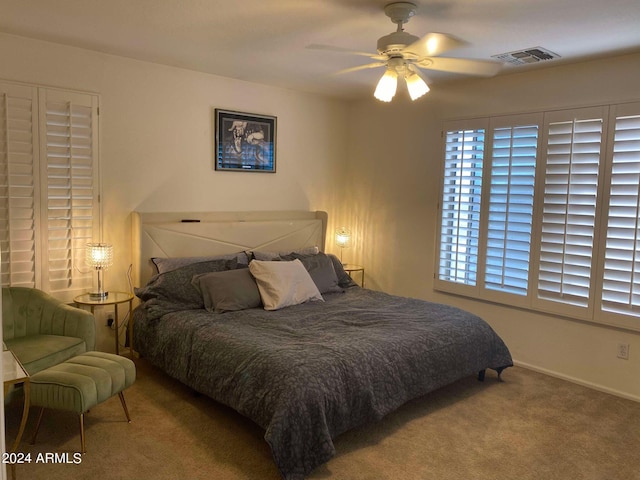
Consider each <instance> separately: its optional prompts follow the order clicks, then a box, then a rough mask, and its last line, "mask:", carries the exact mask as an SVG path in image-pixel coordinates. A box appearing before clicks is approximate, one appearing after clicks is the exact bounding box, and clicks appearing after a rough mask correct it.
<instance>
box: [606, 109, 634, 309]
mask: <svg viewBox="0 0 640 480" xmlns="http://www.w3.org/2000/svg"><path fill="white" fill-rule="evenodd" d="M625 107H628V108H625V109H624V110H622V111H619V113H617V114H616V117H615V127H614V132H613V157H612V166H611V177H610V187H609V207H608V222H607V241H606V247H605V259H604V279H603V284H602V309H603V310H606V311H612V312H619V313H625V314H632V315H636V316H637V315H640V104H635V105H631V106H625Z"/></svg>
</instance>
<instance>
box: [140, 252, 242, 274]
mask: <svg viewBox="0 0 640 480" xmlns="http://www.w3.org/2000/svg"><path fill="white" fill-rule="evenodd" d="M234 258H235V259H236V260H237V261H238V265H248V264H249V257H247V254H246V253H245V252H237V253H229V254H226V255H211V256H205V257H166V258H165V257H153V258H152V259H151V261H152V262H153V263H154V265H155V266H156V268H157V269H158V273H165V272H170V271H171V270H175V269H176V268H180V267H186V266H187V265H191V264H192V263H202V262H209V261H211V260H233V259H234Z"/></svg>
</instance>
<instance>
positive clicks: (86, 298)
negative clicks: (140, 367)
mask: <svg viewBox="0 0 640 480" xmlns="http://www.w3.org/2000/svg"><path fill="white" fill-rule="evenodd" d="M73 301H74V303H75V304H77V305H88V306H89V308H91V313H94V309H95V308H96V307H105V306H107V305H114V310H115V312H114V319H113V320H114V322H115V324H116V355H120V339H119V330H120V328H119V326H118V305H119V304H121V303H127V302H128V303H129V325H128V331H129V356H130V357H131V358H133V322H132V319H131V313H132V309H133V295H132V294H130V293H127V292H109V294H108V295H107V296H106V297H105V298H95V297H92V295H91V294H90V293H83V294H82V295H78V296H77V297H75V298H74V299H73Z"/></svg>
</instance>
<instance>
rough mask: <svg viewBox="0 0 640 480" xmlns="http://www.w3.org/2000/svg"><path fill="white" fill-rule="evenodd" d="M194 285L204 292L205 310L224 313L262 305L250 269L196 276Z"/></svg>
mask: <svg viewBox="0 0 640 480" xmlns="http://www.w3.org/2000/svg"><path fill="white" fill-rule="evenodd" d="M192 283H193V284H194V285H195V286H196V287H197V288H198V289H199V290H200V292H202V299H203V301H204V308H206V309H207V310H209V311H210V312H215V313H224V312H233V311H236V310H245V309H247V308H256V307H259V306H261V305H262V301H261V300H260V292H259V290H258V285H257V284H256V281H255V280H254V279H253V277H252V276H251V273H249V269H248V268H238V269H236V270H226V271H223V272H210V273H202V274H200V275H195V276H194V277H193V280H192Z"/></svg>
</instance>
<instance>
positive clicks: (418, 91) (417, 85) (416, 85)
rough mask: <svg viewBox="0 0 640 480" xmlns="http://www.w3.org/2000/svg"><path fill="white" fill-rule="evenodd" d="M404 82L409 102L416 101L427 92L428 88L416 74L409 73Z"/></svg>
mask: <svg viewBox="0 0 640 480" xmlns="http://www.w3.org/2000/svg"><path fill="white" fill-rule="evenodd" d="M405 81H406V82H407V90H409V96H410V97H411V100H416V99H417V98H420V97H421V96H423V95H424V94H425V93H427V92H428V91H429V86H428V85H427V84H426V82H425V81H424V80H423V79H422V78H420V75H418V74H417V73H416V72H413V71H409V73H408V74H407V76H406V77H405Z"/></svg>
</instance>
